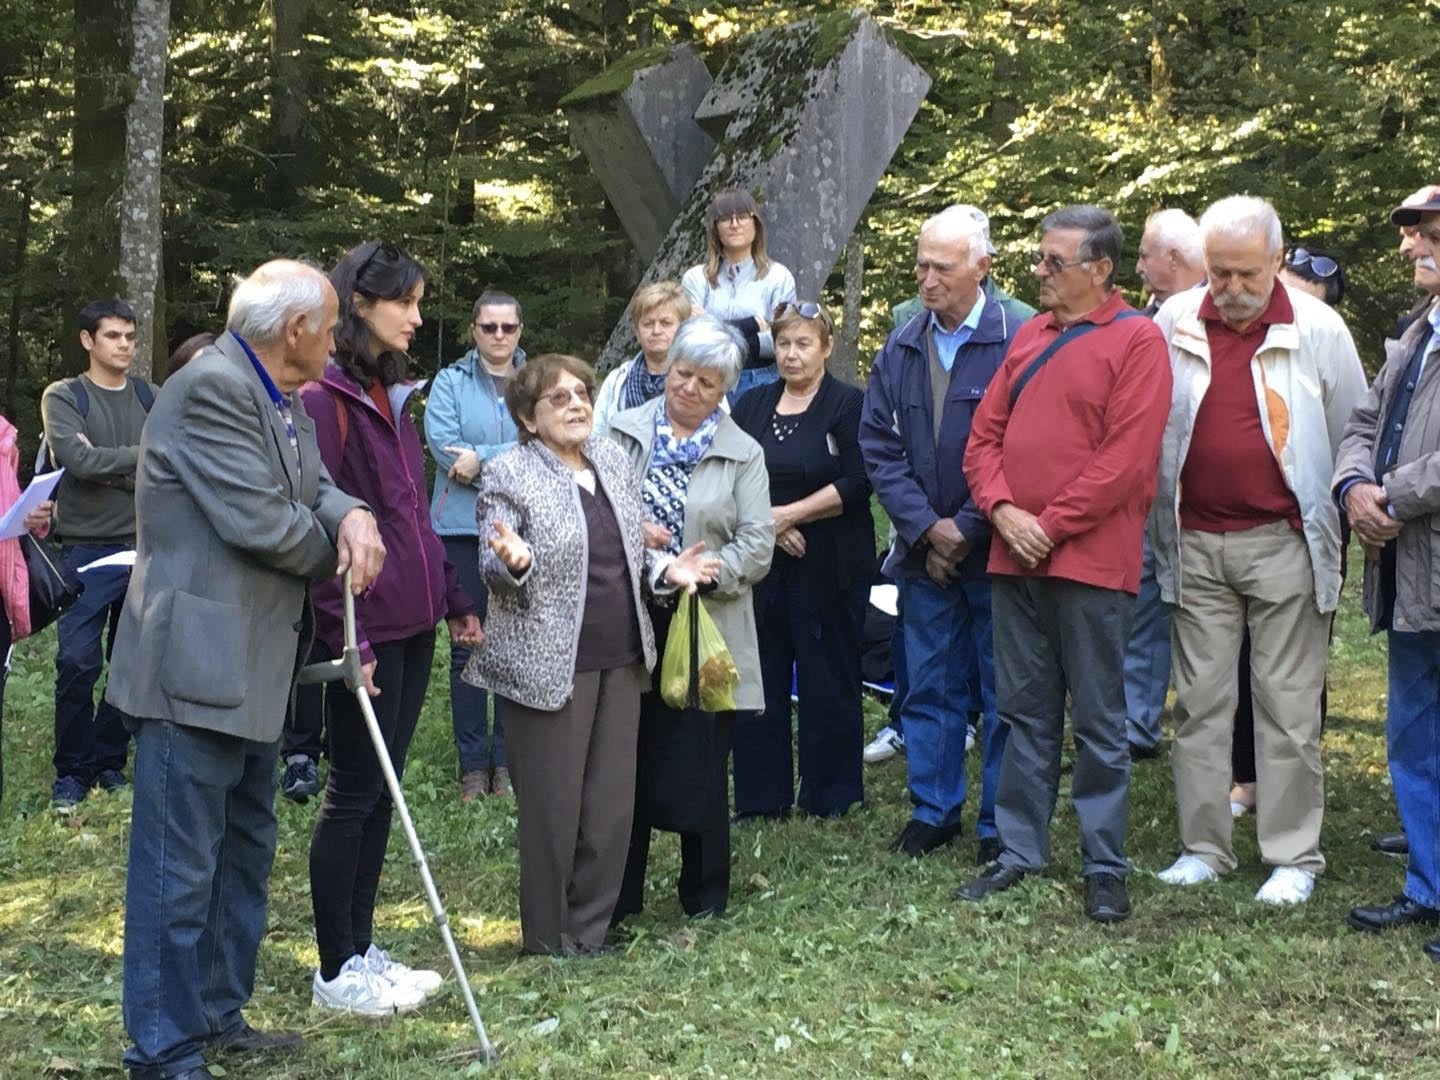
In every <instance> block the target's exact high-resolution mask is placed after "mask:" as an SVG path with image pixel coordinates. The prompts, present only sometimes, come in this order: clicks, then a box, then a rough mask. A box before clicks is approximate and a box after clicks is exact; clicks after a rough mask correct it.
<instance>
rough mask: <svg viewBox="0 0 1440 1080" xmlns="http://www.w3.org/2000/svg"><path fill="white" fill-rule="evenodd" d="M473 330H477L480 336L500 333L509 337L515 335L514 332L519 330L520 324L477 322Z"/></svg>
mask: <svg viewBox="0 0 1440 1080" xmlns="http://www.w3.org/2000/svg"><path fill="white" fill-rule="evenodd" d="M475 329H477V330H479V331H480V332H481V333H482V334H495V333H500V334H504V335H505V336H506V337H509V336H510V335H511V334H513V333H515V331H516V330H519V329H520V324H519V323H518V322H477V323H476V324H475Z"/></svg>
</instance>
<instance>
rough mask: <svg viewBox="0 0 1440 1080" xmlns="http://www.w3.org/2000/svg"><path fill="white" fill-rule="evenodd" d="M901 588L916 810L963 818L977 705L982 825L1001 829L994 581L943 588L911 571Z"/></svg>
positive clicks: (939, 821)
mask: <svg viewBox="0 0 1440 1080" xmlns="http://www.w3.org/2000/svg"><path fill="white" fill-rule="evenodd" d="M900 594H901V597H902V599H901V604H902V605H903V608H902V611H903V614H902V616H901V621H902V625H903V626H904V632H905V661H906V666H907V669H908V671H909V687H908V689H907V692H906V695H905V702H904V704H903V705H902V706H901V707H900V715H901V722H902V723H903V724H904V729H905V760H906V768H907V769H908V772H909V781H910V801H911V802H912V803H914V805H915V811H914V814H913V817H914V818H915V820H916V821H922V822H924V823H925V824H927V825H934V826H937V827H943V826H949V825H954V824H956V823H958V822H959V820H960V808H961V807H962V806H963V805H964V803H965V795H966V777H965V729H966V724H967V721H968V720H969V718H970V716H971V715H972V714H974V713H977V712H978V713H980V714H981V716H982V718H983V720H982V724H981V766H980V811H979V816H978V820H977V822H976V828H975V831H976V834H977V835H979V836H982V837H989V836H995V835H997V833H996V829H995V791H996V787H997V785H998V784H999V781H1000V765H1001V762H1002V760H1003V758H1004V755H1005V740H1006V738H1007V736H1008V735H1009V726H1008V725H1006V724H1004V723H1002V722H1001V720H1000V717H999V714H998V713H997V711H996V708H995V652H994V646H993V643H992V639H991V627H990V582H989V581H987V580H983V579H981V580H977V581H965V582H960V583H957V584H955V585H951V586H950V587H949V588H944V589H942V588H941V587H940V586H938V585H936V584H935V583H934V582H933V581H931V580H930V579H929V578H928V577H916V578H906V579H904V580H903V581H901V583H900ZM972 658H974V659H972ZM974 663H978V666H979V669H980V679H979V682H980V694H979V698H980V700H979V701H976V700H975V699H974V698H975V695H974V691H973V689H972V687H971V684H970V668H971V666H972V664H974Z"/></svg>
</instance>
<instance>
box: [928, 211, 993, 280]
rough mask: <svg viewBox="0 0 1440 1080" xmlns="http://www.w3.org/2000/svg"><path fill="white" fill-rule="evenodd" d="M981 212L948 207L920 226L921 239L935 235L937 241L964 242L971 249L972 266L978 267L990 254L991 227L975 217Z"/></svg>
mask: <svg viewBox="0 0 1440 1080" xmlns="http://www.w3.org/2000/svg"><path fill="white" fill-rule="evenodd" d="M977 213H979V211H977V210H975V209H974V208H973V207H970V206H947V207H945V209H944V210H941V211H940V212H939V213H938V214H936V215H935V216H934V217H928V218H926V219H925V223H924V224H923V225H921V226H920V237H921V239H924V238H925V236H926V235H927V234H928V233H935V234H936V237H937V239H943V240H964V241H965V243H966V244H967V245H968V246H969V249H970V265H971V266H978V265H979V263H980V260H981V259H983V258H984V257H985V256H986V255H987V254H989V251H988V250H987V249H988V246H989V243H990V226H989V223H988V222H982V221H981V220H980V219H979V218H977V217H976V216H975V215H976V214H977Z"/></svg>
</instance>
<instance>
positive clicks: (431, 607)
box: [300, 242, 481, 1016]
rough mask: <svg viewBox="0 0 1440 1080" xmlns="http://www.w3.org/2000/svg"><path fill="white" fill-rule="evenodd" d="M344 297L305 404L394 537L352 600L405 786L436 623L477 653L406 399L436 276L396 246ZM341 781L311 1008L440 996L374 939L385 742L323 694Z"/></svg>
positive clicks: (319, 605) (326, 814) (431, 981)
mask: <svg viewBox="0 0 1440 1080" xmlns="http://www.w3.org/2000/svg"><path fill="white" fill-rule="evenodd" d="M330 283H331V284H332V285H334V286H335V293H336V295H337V296H338V297H339V298H340V321H339V323H338V324H337V325H336V327H335V354H334V356H332V357H331V360H330V363H329V364H328V365H326V368H325V374H324V377H323V378H322V379H321V381H320V382H318V383H307V384H306V385H305V386H304V387H302V388H301V391H300V396H301V398H302V399H303V401H304V403H305V410H306V412H307V413H308V414H309V415H310V416H311V417H312V418H313V420H314V422H315V438H316V442H317V443H318V444H319V447H320V457H321V459H322V460H323V461H324V463H325V467H326V469H328V470H329V472H330V475H331V477H332V478H333V479H334V481H335V484H336V486H337V487H339V488H340V489H341V490H342V491H344V492H346V493H348V494H350V495H353V496H355V497H356V498H358V499H363V500H364V501H365V504H366V505H367V506H368V507H369V508H370V510H371V512H372V513H373V514H374V515H375V520H376V523H377V524H378V525H379V527H380V535H381V537H382V539H383V540H384V541H385V550H386V560H385V568H384V569H383V570H382V571H381V572H380V576H379V577H378V578H377V579H376V580H375V582H374V584H373V585H372V586H371V587H370V589H369V590H367V591H366V593H365V594H364V595H363V596H360V597H357V598H356V599H355V629H356V635H357V638H358V641H359V645H360V660H361V664H362V669H361V670H362V671H363V672H364V676H365V689H366V691H368V692H369V694H370V695H371V696H372V697H373V698H374V708H375V718H376V720H377V721H378V723H379V727H380V732H381V734H382V735H383V736H384V739H385V748H386V750H387V751H388V752H389V755H390V760H391V762H392V764H393V765H394V767H395V773H396V775H397V776H398V775H403V774H404V771H405V757H406V752H407V751H408V750H409V748H410V740H411V737H412V736H413V735H414V734H415V726H416V724H417V723H418V721H419V719H420V709H421V706H423V705H424V704H425V694H426V691H427V690H428V689H429V687H430V665H431V660H432V659H433V658H434V655H435V625H436V624H437V623H438V622H440V621H441V620H442V619H444V620H445V621H446V622H448V624H449V628H450V637H451V639H452V640H454V641H459V642H463V643H464V644H467V645H478V644H479V643H480V639H481V634H480V623H479V620H478V619H476V617H475V606H474V604H473V602H472V601H471V599H470V597H469V596H467V595H466V593H465V591H464V589H462V588H461V587H460V581H459V578H458V576H457V575H456V572H455V568H454V567H453V566H451V565H450V563H449V562H448V561H447V560H446V558H445V548H444V546H443V545H442V544H441V542H440V538H439V537H438V536H437V535H436V534H435V530H434V529H433V528H431V526H430V515H429V513H428V512H427V510H426V508H425V459H424V453H423V451H422V450H421V448H420V433H419V432H418V431H417V430H416V428H415V422H414V421H413V420H411V419H410V414H409V413H408V412H407V410H406V404H407V402H408V401H409V399H410V395H411V394H412V393H414V392H415V391H416V390H417V389H419V384H418V383H415V382H411V381H408V380H407V379H406V378H405V374H406V366H407V360H406V353H407V352H408V351H409V349H410V344H411V342H412V341H413V339H414V336H415V331H416V330H418V329H419V328H420V324H421V319H420V301H421V298H422V297H423V296H424V295H425V270H424V268H423V267H422V266H421V265H420V264H419V263H417V262H416V261H415V260H414V259H412V258H410V257H409V256H408V255H406V254H405V253H404V252H403V251H401V250H400V249H399V248H397V247H395V246H394V245H392V244H381V243H376V242H371V243H366V244H361V245H360V246H359V247H357V248H355V249H354V250H352V251H350V252H349V253H347V254H346V255H345V256H344V257H343V258H342V259H341V260H340V261H339V262H338V263H337V264H336V265H335V269H334V270H332V271H331V272H330ZM311 596H312V598H313V600H314V602H315V632H316V636H317V638H318V639H319V641H320V642H321V643H322V645H323V646H324V647H325V648H327V649H328V650H329V652H330V654H331V655H333V656H339V655H340V651H341V648H342V645H343V638H344V622H343V597H342V594H341V585H340V581H339V579H338V578H337V579H334V580H332V581H328V582H322V583H319V584H316V585H314V586H312V588H311ZM326 704H327V706H328V715H327V716H326V724H325V727H326V731H327V733H328V740H329V749H330V773H329V777H328V779H327V781H326V785H325V794H324V799H323V802H322V803H321V806H320V812H319V814H318V815H317V816H316V819H315V835H314V837H313V838H312V840H311V842H310V899H311V904H312V906H313V908H314V910H315V939H316V944H317V946H318V948H319V953H320V969H319V970H318V971H316V972H315V978H314V980H313V988H312V994H311V998H312V1000H313V1002H314V1003H315V1004H316V1005H319V1006H322V1007H325V1008H329V1009H335V1010H338V1011H341V1012H353V1013H358V1014H360V1015H363V1016H388V1015H390V1014H392V1013H396V1012H403V1011H405V1010H407V1009H413V1008H415V1007H416V1006H417V1005H419V1004H420V1003H421V1002H422V1001H423V1000H424V998H425V996H426V995H427V994H429V993H430V992H432V991H434V990H436V989H437V988H438V987H439V986H440V981H441V980H440V975H439V973H438V972H435V971H417V970H412V969H411V968H409V967H406V966H405V965H404V964H402V963H399V962H397V961H395V960H393V959H391V957H390V954H389V953H388V952H386V951H385V950H384V949H382V948H381V947H380V946H379V945H378V944H377V943H376V941H375V935H374V926H373V923H374V912H375V894H376V892H377V890H378V889H379V885H380V871H381V867H382V865H383V864H384V861H385V848H386V844H387V843H388V841H389V839H390V818H391V811H392V804H391V801H390V794H389V791H388V790H387V789H386V786H385V781H384V778H383V775H382V773H381V770H380V764H379V761H378V759H377V757H376V754H375V747H374V745H373V744H372V743H371V741H370V735H369V732H368V729H367V727H366V724H365V720H364V717H363V715H362V713H361V710H360V706H359V703H358V702H357V701H356V700H355V697H354V695H353V694H338V693H333V694H328V695H327V699H326Z"/></svg>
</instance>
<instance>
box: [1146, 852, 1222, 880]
mask: <svg viewBox="0 0 1440 1080" xmlns="http://www.w3.org/2000/svg"><path fill="white" fill-rule="evenodd" d="M1155 876H1156V877H1158V878H1159V879H1160V880H1161V881H1163V882H1165V884H1166V885H1203V884H1205V882H1207V881H1219V880H1220V875H1219V874H1218V873H1216V872H1215V870H1214V868H1213V867H1211V866H1210V864H1209V863H1207V862H1206V861H1205V860H1204V859H1202V858H1200V856H1198V855H1190V854H1185V855H1181V856H1180V857H1179V858H1178V859H1176V860H1175V861H1174V862H1173V863H1171V864H1170V865H1169V866H1168V867H1166V868H1165V869H1164V870H1161V871H1160V873H1158V874H1156V875H1155Z"/></svg>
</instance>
